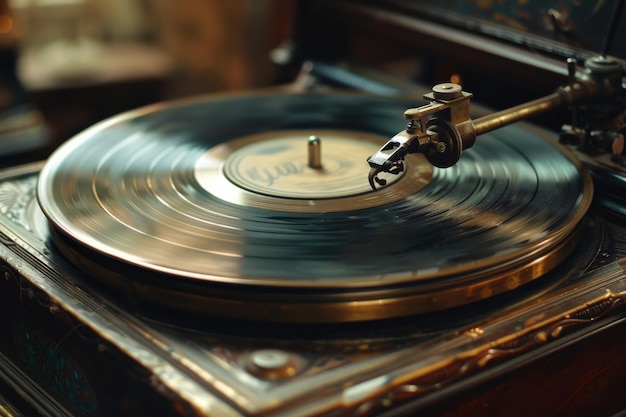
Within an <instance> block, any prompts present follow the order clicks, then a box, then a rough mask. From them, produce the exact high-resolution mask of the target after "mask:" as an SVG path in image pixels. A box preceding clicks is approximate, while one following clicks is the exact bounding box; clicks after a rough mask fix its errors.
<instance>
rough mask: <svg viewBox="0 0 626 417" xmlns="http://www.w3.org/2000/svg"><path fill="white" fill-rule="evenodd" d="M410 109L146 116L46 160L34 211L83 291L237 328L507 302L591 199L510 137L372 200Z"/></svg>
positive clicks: (232, 109)
mask: <svg viewBox="0 0 626 417" xmlns="http://www.w3.org/2000/svg"><path fill="white" fill-rule="evenodd" d="M418 104H419V103H418ZM415 105H416V103H415V102H400V101H396V100H392V99H388V98H378V97H371V96H360V95H349V94H345V95H343V94H316V93H311V94H259V95H251V96H222V97H213V98H208V99H202V100H195V101H185V102H178V103H169V104H162V105H156V106H152V107H148V108H144V109H141V110H137V111H133V112H129V113H126V114H123V115H121V116H118V117H115V118H113V119H110V120H108V121H105V122H103V123H101V124H99V125H96V126H94V127H93V128H91V129H88V130H87V131H85V132H84V133H82V134H80V135H78V136H77V137H75V138H74V139H72V140H70V141H69V142H68V143H66V144H65V145H63V146H62V147H61V148H60V149H59V150H58V151H57V152H55V153H54V154H53V156H52V157H51V158H50V159H49V161H48V162H47V163H46V165H45V167H44V169H43V170H42V172H41V175H40V179H39V184H38V198H39V202H40V205H41V207H42V209H43V211H44V213H45V215H46V216H47V217H48V219H49V222H50V225H51V230H52V236H53V237H54V243H55V244H56V245H57V247H58V248H59V249H60V250H61V252H63V253H64V254H65V255H67V256H68V258H70V259H71V260H72V262H75V263H76V264H77V265H78V266H79V267H81V268H82V269H83V270H84V271H86V272H87V273H88V274H89V276H91V277H94V278H97V279H99V280H101V281H104V282H106V283H109V284H111V285H113V286H115V287H117V288H120V289H123V290H124V291H125V292H126V293H132V294H133V295H134V296H135V297H138V298H141V299H147V300H149V301H152V302H156V303H161V304H163V305H166V306H173V307H176V308H181V309H184V310H189V311H192V312H201V313H208V314H217V315H224V316H229V317H236V318H249V319H268V320H279V321H354V320H370V319H376V318H386V317H395V316H401V315H407V314H415V313H421V312H426V311H433V310H438V309H442V308H448V307H452V306H457V305H460V304H464V303H469V302H473V301H477V300H480V299H484V298H487V297H489V296H492V295H494V294H498V293H501V292H503V291H508V290H511V289H514V288H517V287H518V286H520V285H522V284H523V283H525V282H528V281H530V280H533V279H535V278H538V277H540V276H542V275H543V274H544V273H545V272H546V271H548V270H549V269H551V268H552V267H554V266H555V265H556V264H558V263H559V262H560V261H562V259H564V258H565V257H566V256H567V254H568V253H569V252H570V250H571V248H572V247H573V245H574V244H575V242H576V227H577V225H578V224H579V222H580V221H581V219H582V217H583V216H584V214H585V212H586V210H587V208H588V206H589V204H590V201H591V194H592V190H591V182H590V180H589V178H588V176H587V175H586V174H585V173H584V171H583V170H582V169H581V168H580V167H579V166H578V165H577V164H576V163H575V162H574V161H573V160H572V159H571V158H570V157H569V156H568V155H567V154H566V153H564V152H563V150H562V149H561V148H560V147H558V145H555V144H552V143H551V142H550V141H548V140H545V138H542V137H539V136H538V135H536V134H535V133H533V132H531V131H529V130H528V129H526V128H524V127H521V126H512V127H507V128H503V129H500V130H498V131H496V132H495V133H492V134H488V135H485V136H481V137H479V138H478V140H477V143H476V144H475V145H474V147H473V148H471V149H470V150H468V151H466V152H465V153H464V154H463V155H462V156H461V160H460V162H459V163H458V164H457V165H455V166H453V167H451V168H448V169H437V168H433V167H431V166H430V165H429V164H428V163H427V162H425V161H424V160H423V159H420V158H419V157H413V156H410V157H409V158H408V159H407V167H408V168H407V170H406V172H405V173H404V175H401V176H398V177H397V178H393V181H392V183H391V184H390V185H389V186H387V187H385V188H383V189H381V190H378V191H372V190H371V189H370V188H369V185H368V180H367V174H368V171H369V167H368V165H367V162H366V158H367V156H369V155H370V154H372V153H373V152H374V151H376V150H377V149H378V148H379V147H380V146H381V145H382V144H383V143H385V142H386V141H387V140H388V139H389V138H390V137H391V136H393V135H394V134H395V133H397V132H398V131H399V130H401V129H402V128H403V126H404V121H403V119H402V114H403V111H404V110H405V109H406V108H407V107H411V106H415ZM311 137H313V138H314V139H315V140H314V141H313V142H315V143H317V142H316V141H317V140H319V143H321V148H320V147H318V148H315V152H319V151H320V149H321V152H319V155H318V156H319V157H320V160H321V163H320V166H317V167H313V166H311V165H310V161H309V158H310V157H311V152H310V151H311V148H310V146H319V145H312V141H311Z"/></svg>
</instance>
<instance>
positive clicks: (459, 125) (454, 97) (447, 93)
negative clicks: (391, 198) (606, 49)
mask: <svg viewBox="0 0 626 417" xmlns="http://www.w3.org/2000/svg"><path fill="white" fill-rule="evenodd" d="M568 73H569V84H568V85H566V86H563V87H560V88H558V89H557V90H556V91H555V92H554V93H552V94H549V95H547V96H545V97H541V98H539V99H536V100H533V101H530V102H527V103H523V104H520V105H518V106H514V107H511V108H509V109H506V110H502V111H499V112H496V113H492V114H489V115H487V116H484V117H480V118H478V119H475V120H472V119H471V115H470V98H471V97H472V94H470V93H467V92H465V91H463V90H462V88H461V86H460V85H458V84H453V83H444V84H438V85H436V86H434V87H433V89H432V91H431V92H430V93H428V94H425V95H424V98H425V99H427V100H429V103H428V104H426V105H424V106H421V107H417V108H411V109H408V110H406V111H405V112H404V118H405V119H407V120H409V122H408V124H407V126H406V129H404V130H402V131H401V132H399V133H398V134H396V135H395V136H394V137H393V138H391V139H390V140H389V141H388V142H387V143H386V144H385V145H384V146H383V147H382V148H380V149H379V150H378V152H376V153H375V154H374V155H372V156H371V157H369V158H368V160H367V161H368V163H369V165H370V167H371V170H370V173H369V182H370V185H371V186H372V188H373V189H376V188H377V186H378V187H382V186H385V185H386V181H385V180H384V179H382V178H379V176H378V175H379V174H380V173H381V172H388V173H390V174H399V173H401V172H402V171H403V170H404V157H405V156H406V155H407V154H412V153H421V154H423V155H424V156H425V157H426V159H427V160H428V161H429V162H430V163H431V164H432V165H434V166H436V167H439V168H447V167H450V166H452V165H454V164H456V162H457V161H458V160H459V158H460V156H461V152H462V151H463V150H465V149H467V148H469V147H471V146H472V145H473V144H474V142H475V141H476V137H477V136H479V135H481V134H483V133H486V132H489V131H492V130H494V129H497V128H499V127H502V126H505V125H508V124H511V123H513V122H516V121H519V120H522V119H526V118H528V117H531V116H534V115H537V114H539V113H543V112H546V111H550V110H553V109H556V108H560V107H564V106H571V107H572V108H573V110H572V112H573V116H572V124H571V125H568V126H567V135H568V136H570V137H571V136H576V135H580V136H585V135H589V132H590V131H591V130H592V128H590V127H589V126H587V125H586V126H585V127H584V128H583V127H580V126H579V124H580V122H579V120H578V119H579V116H578V111H577V108H578V106H580V105H583V104H584V105H591V106H593V104H594V103H597V104H598V105H602V106H604V108H606V107H607V104H610V106H608V107H610V108H612V109H618V110H617V114H614V115H612V116H611V118H615V117H617V116H619V114H620V112H623V103H620V102H619V100H620V99H621V97H620V93H621V92H622V64H621V63H620V62H619V61H617V60H615V59H612V58H608V57H604V56H598V57H594V58H590V59H588V60H587V61H586V62H585V69H584V71H581V72H580V73H579V74H577V69H576V61H575V60H574V59H569V60H568ZM602 111H606V110H604V109H603V110H602ZM612 111H613V112H614V113H615V111H614V110H612ZM584 123H588V121H585V122H584ZM581 132H582V133H581ZM585 132H586V133H585ZM603 137H604V139H605V140H606V141H610V142H611V143H609V144H608V145H607V144H606V143H605V144H603V146H604V147H605V148H609V149H610V150H611V152H613V153H614V154H620V155H621V153H622V152H623V149H624V132H623V131H622V132H621V133H620V132H618V131H617V130H616V131H615V134H612V135H603Z"/></svg>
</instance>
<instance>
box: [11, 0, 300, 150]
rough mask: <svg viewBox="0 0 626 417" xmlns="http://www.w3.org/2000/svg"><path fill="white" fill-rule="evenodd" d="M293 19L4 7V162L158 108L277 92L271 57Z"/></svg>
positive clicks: (85, 1) (252, 9)
mask: <svg viewBox="0 0 626 417" xmlns="http://www.w3.org/2000/svg"><path fill="white" fill-rule="evenodd" d="M293 12H294V4H293V1H291V0H269V1H266V0H264V1H256V0H229V1H221V0H185V1H174V0H0V49H1V51H0V110H1V112H0V154H2V155H14V154H17V153H19V152H20V151H22V150H23V149H22V148H29V147H32V146H33V145H36V144H35V143H34V142H36V141H37V140H46V141H48V142H51V143H53V144H56V143H59V142H62V141H63V140H66V139H67V138H69V137H71V136H72V135H74V134H76V133H77V132H79V131H81V130H83V129H84V128H86V127H88V126H90V125H92V124H93V123H95V122H97V121H99V120H102V119H104V118H106V117H109V116H111V115H114V114H117V113H120V112H122V111H125V110H128V109H132V108H136V107H139V106H142V105H145V104H149V103H153V102H156V101H162V100H168V99H172V98H179V97H184V96H190V95H200V94H206V93H214V92H223V91H234V90H247V89H253V88H259V87H263V86H268V85H272V84H276V83H277V82H280V80H278V77H279V75H278V74H277V72H276V65H274V64H273V63H272V59H270V56H271V54H272V52H273V51H275V48H276V47H277V46H278V45H280V43H281V42H283V41H284V40H285V39H288V38H289V36H290V32H291V25H292V24H293ZM42 122H45V123H42ZM44 125H45V129H46V132H45V134H43V133H44V132H43V131H42V130H41V128H42V127H43V126H44ZM28 127H30V128H31V129H30V130H31V136H33V137H31V138H28V137H26V136H28V135H24V132H25V128H28ZM38 129H39V130H38ZM17 130H21V133H22V135H21V137H20V139H19V140H15V138H14V137H13V136H11V133H12V132H13V133H14V132H16V131H17ZM26 130H28V129H26ZM42 134H43V135H42ZM44 136H45V138H44ZM35 147H36V146H35Z"/></svg>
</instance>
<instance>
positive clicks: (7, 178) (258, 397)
mask: <svg viewBox="0 0 626 417" xmlns="http://www.w3.org/2000/svg"><path fill="white" fill-rule="evenodd" d="M448 3H449V4H448ZM487 3H489V4H483V2H480V5H473V3H470V2H447V1H424V2H409V1H385V2H364V1H340V2H337V1H330V2H326V1H316V2H301V3H298V13H297V16H296V18H295V26H296V28H297V31H296V33H295V36H294V39H293V40H292V42H290V43H289V45H288V46H285V48H289V50H290V53H291V54H292V58H293V60H292V61H290V62H289V63H287V64H289V65H290V64H296V65H295V66H297V67H300V66H301V64H302V61H301V58H306V59H307V60H309V61H308V62H307V63H306V64H305V65H304V66H302V68H303V69H302V70H301V71H300V73H299V75H298V76H297V78H296V81H295V82H293V83H292V84H289V85H287V86H282V87H277V88H272V89H268V90H262V91H254V92H248V93H245V94H223V95H215V96H208V97H199V98H192V99H183V100H179V101H173V102H165V103H158V104H154V105H151V106H148V107H144V108H141V109H137V110H133V111H130V112H127V113H124V114H121V115H118V116H115V117H112V118H110V119H108V120H105V121H102V122H100V123H98V124H96V125H95V126H93V127H91V128H89V129H87V130H86V131H84V132H82V133H80V134H79V135H77V136H75V137H74V138H72V139H70V140H68V141H67V142H66V143H64V144H62V145H61V146H60V147H59V148H58V149H57V150H56V151H55V152H54V153H53V154H52V155H51V156H50V157H49V158H48V159H47V160H46V161H43V162H37V161H35V162H32V163H28V164H25V165H18V166H13V167H8V168H7V169H5V170H4V171H3V172H2V177H1V179H0V239H1V241H2V245H0V268H1V269H2V277H0V313H1V315H2V317H3V319H2V321H1V322H0V393H1V394H0V411H1V413H2V414H3V415H11V416H20V415H31V414H32V415H42V416H58V415H72V416H112V415H155V416H166V415H182V416H209V415H210V416H257V415H259V416H261V415H262V416H320V415H329V416H343V415H356V416H370V415H389V416H391V415H428V416H439V415H441V416H451V415H472V416H473V415H493V416H495V415H510V416H517V415H568V416H572V415H580V416H583V415H584V416H587V415H623V413H624V412H625V410H626V400H625V399H624V398H623V395H621V394H622V391H623V387H624V384H626V372H624V371H625V369H626V351H624V348H623V346H624V342H625V341H626V322H625V319H626V307H625V303H626V220H625V219H626V218H625V217H624V216H625V215H626V201H625V199H624V189H625V187H626V168H625V165H624V134H625V133H626V103H625V101H624V100H625V95H624V85H625V84H624V78H623V76H624V63H625V62H626V61H625V59H626V52H625V50H624V49H623V48H624V46H623V44H621V39H623V36H624V35H626V26H624V22H626V19H624V17H625V16H626V15H625V10H624V8H623V7H622V6H623V2H621V1H620V2H593V5H594V7H590V6H589V5H588V4H587V3H585V4H586V6H583V5H581V4H578V3H574V2H572V3H568V2H565V3H567V4H565V5H561V6H562V7H561V8H560V9H559V8H557V6H558V5H557V6H555V8H554V9H549V10H548V8H547V7H546V6H545V3H543V2H535V1H530V2H519V4H518V3H516V4H515V5H514V6H510V5H509V4H506V5H505V3H504V2H487ZM555 3H556V2H555ZM559 4H560V3H559ZM582 9H585V10H582ZM546 25H548V26H546ZM549 25H551V26H549ZM546 27H548V28H549V29H546ZM313 33H314V34H315V35H316V36H312V35H311V34H313ZM317 35H318V36H317ZM529 48H532V59H529V53H528V50H529ZM620 48H621V49H620ZM364 50H366V51H367V53H365V52H364ZM411 51H415V52H411ZM403 54H404V55H406V54H409V55H410V54H415V55H420V56H422V57H424V56H425V57H432V59H430V60H428V61H427V63H428V65H425V66H426V67H427V70H424V71H423V72H422V73H421V75H420V77H418V78H419V79H411V77H408V76H407V74H406V72H407V68H409V67H411V65H410V63H409V64H406V62H405V61H402V60H399V59H400V58H402V55H403ZM568 58H569V59H568ZM340 62H341V63H350V64H354V65H353V66H351V67H350V68H348V67H346V66H344V65H339V63H340ZM397 62H403V63H404V64H403V65H399V64H397ZM385 63H387V64H389V63H396V64H394V65H389V66H387V67H385V65H384V64H385ZM453 63H458V65H459V66H458V67H455V66H454V65H456V64H453ZM287 64H286V65H285V67H284V74H290V68H289V65H287ZM421 68H424V66H422V67H421ZM450 69H452V71H449V70H450ZM444 72H454V73H455V77H456V78H454V79H452V80H450V79H449V78H445V79H441V78H440V76H441V74H442V73H444ZM459 74H460V75H459ZM504 74H506V75H504ZM448 77H449V76H448ZM413 78H415V77H413ZM435 78H439V79H438V80H435ZM459 78H460V79H461V80H463V78H465V81H467V82H464V83H463V87H461V85H460V81H459ZM311 80H316V81H315V82H311ZM320 80H321V81H320ZM531 80H532V81H531ZM420 83H430V84H432V85H433V87H432V88H431V87H419V86H418V84H420ZM337 85H339V86H341V88H336V87H337ZM407 85H410V86H411V88H410V91H409V90H407V87H406V86H407ZM345 87H353V88H352V89H346V88H345ZM363 90H365V91H363ZM373 90H377V91H376V92H377V93H380V92H383V93H385V94H374V93H373V92H372V91H373ZM416 90H419V91H416ZM416 94H418V95H417V96H416ZM421 94H424V97H423V98H422V97H421ZM529 96H530V97H529ZM470 101H471V104H470ZM491 107H497V108H498V111H492V110H489V108H491ZM528 118H533V120H534V122H533V123H532V124H531V123H530V122H528V121H526V119H528ZM555 125H556V126H555ZM555 127H556V129H557V130H555Z"/></svg>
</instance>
